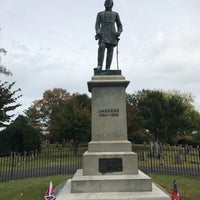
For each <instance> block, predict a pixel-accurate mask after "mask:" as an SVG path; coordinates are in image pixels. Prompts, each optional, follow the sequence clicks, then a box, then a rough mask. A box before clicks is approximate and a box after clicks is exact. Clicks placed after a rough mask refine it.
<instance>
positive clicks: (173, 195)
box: [171, 179, 180, 200]
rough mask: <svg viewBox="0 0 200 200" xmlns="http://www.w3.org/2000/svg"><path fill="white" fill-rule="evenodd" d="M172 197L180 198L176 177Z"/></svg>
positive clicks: (173, 199)
mask: <svg viewBox="0 0 200 200" xmlns="http://www.w3.org/2000/svg"><path fill="white" fill-rule="evenodd" d="M171 199H172V200H180V197H179V192H178V188H177V184H176V180H175V179H174V182H173V190H172V194H171Z"/></svg>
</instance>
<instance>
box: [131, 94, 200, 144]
mask: <svg viewBox="0 0 200 200" xmlns="http://www.w3.org/2000/svg"><path fill="white" fill-rule="evenodd" d="M131 97H132V102H133V103H134V105H135V106H136V107H137V108H138V110H139V113H138V115H139V116H142V117H143V119H144V120H145V124H144V128H145V129H147V130H148V131H149V132H150V133H152V134H153V135H154V138H155V140H159V141H162V142H173V141H174V139H175V138H176V137H177V136H178V135H183V134H189V133H191V132H192V131H194V130H198V131H199V125H198V123H200V121H199V117H197V116H199V113H198V112H197V111H195V108H194V106H193V105H192V103H193V98H192V96H191V95H190V94H182V93H180V92H178V91H171V92H166V91H162V90H142V91H138V92H137V94H135V95H132V96H131ZM194 121H195V123H194Z"/></svg>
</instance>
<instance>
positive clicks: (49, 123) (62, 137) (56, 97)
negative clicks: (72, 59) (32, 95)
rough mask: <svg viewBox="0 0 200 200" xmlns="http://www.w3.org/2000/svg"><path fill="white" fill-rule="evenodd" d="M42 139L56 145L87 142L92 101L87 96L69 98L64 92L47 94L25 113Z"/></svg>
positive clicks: (70, 96)
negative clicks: (44, 138)
mask: <svg viewBox="0 0 200 200" xmlns="http://www.w3.org/2000/svg"><path fill="white" fill-rule="evenodd" d="M25 114H26V116H27V117H28V119H29V123H30V124H32V126H33V127H35V128H36V129H37V130H39V131H40V133H41V135H44V134H45V135H46V137H47V138H48V139H49V140H50V141H51V142H53V143H55V142H59V143H61V142H63V141H73V143H74V144H75V143H80V142H82V141H86V140H87V138H88V134H90V99H89V98H88V96H87V95H80V94H78V93H75V94H70V93H68V92H67V91H66V90H64V89H61V88H55V89H53V90H47V91H45V92H44V94H43V99H40V100H36V101H34V102H33V105H32V106H31V107H30V108H28V110H27V111H26V112H25Z"/></svg>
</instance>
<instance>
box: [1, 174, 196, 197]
mask: <svg viewBox="0 0 200 200" xmlns="http://www.w3.org/2000/svg"><path fill="white" fill-rule="evenodd" d="M150 176H151V177H152V179H153V181H154V182H155V183H157V184H159V185H160V186H161V187H163V188H165V189H166V190H167V192H168V193H171V191H172V184H173V179H174V178H175V179H176V182H177V185H178V189H179V193H180V196H181V200H199V199H200V190H199V184H200V178H196V179H192V178H188V177H180V176H178V177H173V176H163V175H150ZM68 178H70V177H69V176H53V177H44V178H34V179H25V180H17V181H12V182H6V183H1V184H0V191H1V192H0V199H6V200H7V199H8V200H41V199H43V197H44V194H45V192H46V189H47V186H48V184H49V181H52V182H53V185H54V187H55V186H57V185H59V184H60V183H63V182H64V181H66V180H67V179H68Z"/></svg>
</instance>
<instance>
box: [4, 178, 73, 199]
mask: <svg viewBox="0 0 200 200" xmlns="http://www.w3.org/2000/svg"><path fill="white" fill-rule="evenodd" d="M68 178H70V177H69V176H53V177H52V176H51V177H43V178H33V179H24V180H17V181H11V182H6V183H1V184H0V191H1V192H0V199H5V200H41V199H44V195H45V192H46V190H47V187H48V185H49V182H50V181H52V182H53V186H54V187H56V186H57V185H59V184H60V183H63V182H64V181H66V180H67V179H68Z"/></svg>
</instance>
